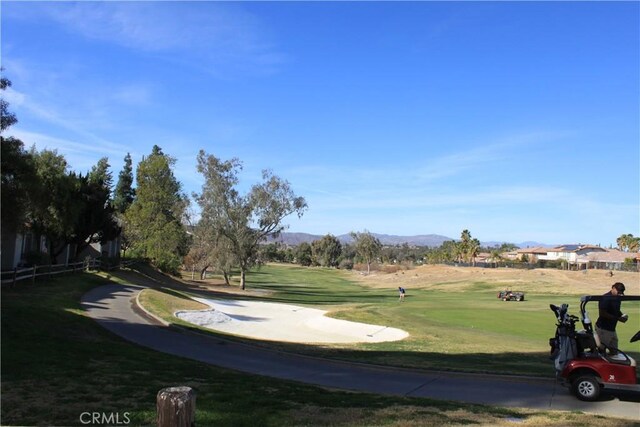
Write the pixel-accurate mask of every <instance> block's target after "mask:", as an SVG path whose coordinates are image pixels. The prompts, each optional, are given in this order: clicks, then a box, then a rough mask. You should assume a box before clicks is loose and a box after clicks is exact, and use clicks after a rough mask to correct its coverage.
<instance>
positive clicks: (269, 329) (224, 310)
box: [175, 298, 409, 344]
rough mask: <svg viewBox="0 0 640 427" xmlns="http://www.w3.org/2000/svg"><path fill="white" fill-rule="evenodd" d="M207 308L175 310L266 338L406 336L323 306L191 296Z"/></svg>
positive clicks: (218, 327) (187, 317) (210, 324)
mask: <svg viewBox="0 0 640 427" xmlns="http://www.w3.org/2000/svg"><path fill="white" fill-rule="evenodd" d="M194 299H195V300H196V301H199V302H201V303H203V304H206V305H208V306H209V307H211V309H208V310H197V311H191V310H189V311H177V312H176V313H175V315H176V316H177V317H178V318H180V319H182V320H185V321H187V322H190V323H194V324H196V325H199V326H203V327H205V328H209V329H213V330H215V331H220V332H225V333H229V334H233V335H241V336H244V337H249V338H255V339H260V340H269V341H285V342H297V343H315V344H322V343H357V342H370V343H375V342H384V341H399V340H402V339H404V338H406V337H408V336H409V334H408V333H407V332H405V331H403V330H401V329H396V328H389V327H387V326H384V325H369V324H366V323H357V322H349V321H347V320H338V319H332V318H330V317H326V316H325V314H326V313H327V312H326V311H324V310H318V309H315V308H307V307H300V306H295V305H288V304H276V303H271V302H257V301H242V300H212V299H204V298H194Z"/></svg>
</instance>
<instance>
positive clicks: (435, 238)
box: [268, 232, 549, 248]
mask: <svg viewBox="0 0 640 427" xmlns="http://www.w3.org/2000/svg"><path fill="white" fill-rule="evenodd" d="M371 234H372V235H373V236H374V237H376V238H377V239H378V240H380V243H382V244H383V245H387V246H395V245H402V244H405V243H406V244H408V245H409V246H428V247H439V246H441V245H442V244H443V243H444V242H447V241H451V240H459V239H453V238H451V237H447V236H442V235H439V234H420V235H416V236H396V235H391V234H377V233H371ZM322 237H324V236H321V235H317V234H308V233H288V232H285V233H281V234H280V236H278V238H277V239H269V240H268V243H271V242H274V241H275V242H280V243H284V244H285V245H290V246H297V245H299V244H300V243H311V242H313V241H315V240H320V239H322ZM336 238H337V239H338V240H339V241H340V243H343V244H349V243H352V242H353V237H351V235H350V234H342V235H340V236H336ZM503 243H510V242H480V244H481V245H482V246H483V247H487V248H490V247H495V246H500V245H502V244H503ZM515 245H516V246H518V247H520V248H527V247H534V246H549V245H545V244H543V243H538V242H522V243H516V244H515Z"/></svg>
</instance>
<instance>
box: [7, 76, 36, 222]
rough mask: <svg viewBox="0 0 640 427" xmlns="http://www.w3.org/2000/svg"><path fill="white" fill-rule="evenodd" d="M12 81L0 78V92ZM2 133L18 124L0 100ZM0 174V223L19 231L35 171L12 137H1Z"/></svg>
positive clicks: (25, 152)
mask: <svg viewBox="0 0 640 427" xmlns="http://www.w3.org/2000/svg"><path fill="white" fill-rule="evenodd" d="M9 86H11V81H9V80H8V79H6V78H4V77H2V78H0V89H1V90H3V91H4V90H6V89H7V88H8V87H9ZM0 109H1V110H2V111H1V121H2V125H1V129H0V134H2V133H4V131H5V130H7V129H8V128H9V127H10V126H12V125H13V124H15V123H17V121H18V119H17V118H16V116H15V114H13V113H11V112H10V111H9V103H8V102H7V101H5V99H4V98H0ZM0 140H1V144H0V147H1V149H0V150H1V151H0V172H1V175H2V184H1V185H2V187H1V189H0V190H1V191H0V198H1V199H0V206H1V207H2V215H1V219H0V221H1V222H2V228H3V229H4V230H18V229H20V228H22V226H23V225H24V223H25V221H26V213H27V208H28V202H29V196H28V195H29V193H30V191H29V190H30V188H31V187H32V186H33V185H35V171H34V166H33V159H32V158H31V155H30V154H29V153H28V152H27V151H26V150H25V149H24V144H23V142H22V141H21V140H19V139H17V138H14V137H8V138H6V137H4V136H0Z"/></svg>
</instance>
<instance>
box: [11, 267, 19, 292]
mask: <svg viewBox="0 0 640 427" xmlns="http://www.w3.org/2000/svg"><path fill="white" fill-rule="evenodd" d="M17 276H18V267H14V268H13V282H11V287H12V288H13V287H14V286H15V285H16V277H17Z"/></svg>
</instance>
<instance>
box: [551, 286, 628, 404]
mask: <svg viewBox="0 0 640 427" xmlns="http://www.w3.org/2000/svg"><path fill="white" fill-rule="evenodd" d="M603 297H604V296H603V295H597V296H595V295H586V296H583V297H582V298H580V315H581V317H582V319H579V318H578V317H577V316H573V315H570V314H569V313H568V308H569V306H568V305H567V304H563V305H562V306H560V307H558V306H555V305H553V304H551V305H550V308H551V310H552V311H553V312H554V313H555V315H556V319H557V320H558V323H557V325H556V336H555V337H553V338H551V339H550V340H549V345H550V346H551V358H552V360H553V361H554V364H555V368H556V375H557V376H558V378H560V379H561V380H562V383H563V384H564V385H568V386H569V387H571V390H572V391H573V393H574V394H575V395H576V397H577V398H578V399H580V400H586V401H594V400H597V399H598V398H599V397H600V394H601V392H602V391H603V390H604V391H606V390H618V391H619V390H624V391H631V392H638V393H640V384H639V383H638V378H637V371H636V361H635V360H634V359H633V358H632V357H630V356H629V355H628V354H626V353H625V352H623V351H622V350H620V349H614V350H617V353H618V354H616V356H615V357H613V356H611V355H609V354H608V352H607V350H610V349H609V348H607V347H606V346H605V345H603V344H602V343H600V340H599V338H598V334H597V333H596V331H595V329H594V327H593V325H592V323H591V319H590V318H589V314H588V313H587V309H586V305H587V303H588V302H590V301H600V300H601V299H602V298H603ZM618 298H620V300H621V301H622V302H624V301H640V296H631V295H629V296H620V297H618ZM579 320H581V322H582V326H583V327H584V329H583V330H580V331H576V326H575V325H576V323H577V322H578V321H579ZM638 340H640V331H638V333H636V334H635V335H634V336H633V337H632V338H631V342H635V341H638Z"/></svg>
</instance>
